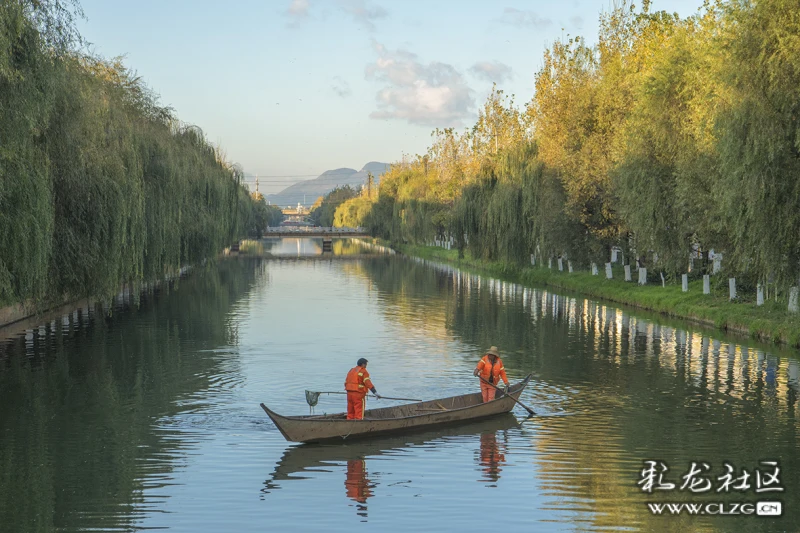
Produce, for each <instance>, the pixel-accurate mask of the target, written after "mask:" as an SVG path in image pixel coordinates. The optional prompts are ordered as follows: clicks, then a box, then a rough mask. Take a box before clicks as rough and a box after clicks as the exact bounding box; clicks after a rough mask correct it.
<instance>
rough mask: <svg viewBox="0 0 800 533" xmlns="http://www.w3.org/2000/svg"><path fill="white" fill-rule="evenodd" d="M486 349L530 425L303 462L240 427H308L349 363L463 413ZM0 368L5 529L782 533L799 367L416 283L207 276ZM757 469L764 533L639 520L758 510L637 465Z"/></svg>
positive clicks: (356, 445)
mask: <svg viewBox="0 0 800 533" xmlns="http://www.w3.org/2000/svg"><path fill="white" fill-rule="evenodd" d="M277 246H278V250H283V252H284V253H289V252H292V250H289V251H288V252H287V250H288V249H284V248H282V247H285V245H283V244H278V245H277ZM292 246H295V247H297V248H298V250H300V252H299V253H300V254H301V255H303V254H308V253H313V252H314V250H315V249H316V248H315V247H316V246H317V244H315V243H313V242H311V243H307V242H300V243H292ZM275 251H276V248H275V245H273V247H272V253H275ZM108 311H111V312H112V313H111V316H108V315H107V312H108ZM492 344H495V345H498V346H499V347H500V350H501V355H502V356H503V360H504V362H505V364H506V368H507V370H508V372H509V375H510V377H511V378H512V379H519V378H521V377H523V376H524V375H526V374H527V373H529V372H534V373H535V374H534V380H533V381H532V383H531V386H530V387H529V388H528V390H526V392H525V394H524V395H523V397H522V398H521V400H522V401H523V402H525V403H526V404H528V405H530V406H531V407H533V408H534V409H535V410H536V411H537V413H538V416H537V417H534V418H531V419H526V418H524V415H525V413H524V412H523V411H522V410H521V409H517V410H516V411H515V415H516V416H509V417H498V418H495V419H492V420H489V421H486V422H481V423H473V424H469V425H465V426H458V427H455V428H442V429H441V430H439V431H434V432H427V433H418V434H412V435H407V436H402V437H392V438H382V439H375V440H370V441H364V442H358V441H353V442H345V443H344V444H343V445H315V446H308V445H297V444H294V443H287V442H286V441H285V440H284V439H283V437H282V436H281V435H280V433H279V432H278V431H277V429H276V428H275V427H274V425H273V424H272V423H271V422H270V421H269V420H268V419H267V418H266V417H265V416H264V414H263V411H261V409H260V408H259V407H258V404H259V403H260V402H265V403H267V404H268V405H270V407H272V408H273V409H275V410H277V411H278V412H280V413H282V414H306V413H308V412H309V407H308V405H307V404H306V402H305V396H304V391H305V390H306V389H309V390H315V391H326V390H331V391H338V390H341V387H342V385H341V383H342V381H343V378H344V374H345V373H346V372H347V370H348V369H349V368H350V367H352V366H353V365H354V364H355V360H356V359H357V358H358V357H361V356H366V357H367V358H369V359H370V372H371V373H372V375H373V378H374V379H375V383H376V385H377V388H378V390H379V391H380V392H381V393H382V394H385V395H397V396H404V397H418V398H437V397H444V396H450V395H454V394H462V393H465V392H469V391H472V390H474V389H476V388H477V384H476V383H475V382H474V381H475V380H474V378H473V377H472V375H471V371H472V368H473V367H474V365H475V363H476V362H477V360H478V359H479V357H480V354H481V350H484V349H485V348H487V347H488V346H489V345H492ZM0 362H2V367H0V393H2V395H3V398H4V402H3V404H2V407H0V432H1V433H0V435H2V437H3V438H2V443H0V467H2V469H0V472H2V474H0V523H2V524H3V525H4V526H3V527H5V528H8V530H10V531H54V530H58V531H82V530H100V531H111V530H133V529H150V528H167V529H170V530H173V531H263V530H271V529H276V530H291V531H295V530H315V531H337V530H349V529H351V528H352V527H354V526H355V525H356V524H359V523H362V522H366V523H367V524H368V526H367V527H369V528H371V529H374V530H376V531H406V530H411V529H419V530H423V531H430V530H432V529H437V530H438V529H441V530H446V531H455V530H458V531H480V530H484V529H486V528H487V527H494V526H496V525H500V526H502V527H504V528H505V527H508V528H515V529H516V528H521V529H525V530H537V531H589V530H594V531H611V530H634V531H651V530H659V531H660V530H663V531H678V530H698V531H717V530H719V531H784V530H789V531H796V530H798V529H797V523H798V514H797V511H795V510H794V509H795V508H797V507H798V504H800V498H798V493H799V492H798V491H800V484H798V481H797V480H798V477H799V476H798V472H800V461H798V451H799V450H800V439H799V438H798V433H797V426H798V424H797V419H796V409H797V393H798V390H800V387H799V386H798V361H797V359H796V358H795V354H794V352H789V351H782V350H779V349H776V348H774V347H769V346H764V345H759V344H755V343H745V342H742V341H741V340H735V339H730V338H727V337H724V336H721V335H718V334H717V333H715V332H708V331H707V330H704V329H701V328H696V327H694V326H690V325H687V324H686V323H682V322H672V321H667V320H663V319H661V318H658V317H653V316H650V315H647V314H644V313H638V312H630V311H626V310H621V309H618V308H615V307H611V306H607V305H604V304H602V303H597V302H593V301H589V300H585V299H582V298H579V297H573V296H569V295H561V294H554V293H552V292H550V291H547V290H540V289H530V288H523V287H520V286H517V285H514V284H510V283H506V282H502V281H499V280H493V279H488V278H481V277H478V276H474V275H470V274H465V273H461V272H459V271H456V270H454V269H451V268H449V267H443V266H440V265H435V264H430V263H426V262H423V261H414V260H408V259H402V258H394V257H392V258H384V257H376V258H374V259H367V258H363V259H358V260H339V259H333V260H330V259H319V260H315V259H312V258H307V257H306V258H304V260H303V261H292V260H288V258H287V259H272V260H246V259H235V260H230V261H225V262H223V263H221V264H220V265H218V266H210V267H208V268H206V269H201V270H199V271H197V272H195V273H194V274H193V275H192V276H190V277H189V278H187V279H183V280H179V281H178V282H176V283H175V284H174V285H172V286H171V287H165V288H163V289H161V290H160V291H159V292H157V293H147V294H144V295H142V296H141V297H140V296H137V295H130V294H128V295H125V296H123V297H122V298H118V299H117V301H116V302H115V305H113V306H111V307H109V308H108V309H107V310H106V312H104V311H103V310H102V309H101V308H97V309H95V308H93V307H92V308H83V309H80V310H77V311H75V312H72V313H69V314H67V315H63V316H58V317H54V318H50V319H48V320H47V321H46V322H45V323H44V324H42V325H40V326H37V327H31V328H30V329H28V330H27V331H25V332H24V334H23V335H21V336H17V337H15V338H14V339H13V340H11V341H8V342H6V343H5V344H3V345H2V347H0ZM376 404H377V405H389V403H387V402H385V401H384V402H375V401H374V400H373V401H371V405H373V406H374V405H376ZM343 408H344V400H343V397H342V396H334V395H323V396H322V397H321V398H320V403H319V405H318V406H317V408H316V411H317V412H318V413H321V412H336V411H341V410H342V409H343ZM770 458H775V459H779V460H780V461H781V467H782V469H783V470H782V477H781V480H782V482H783V486H784V487H785V489H786V490H785V493H784V494H782V495H780V499H781V500H782V501H783V502H784V508H785V510H787V512H786V514H785V516H784V517H783V518H780V519H766V518H754V517H747V518H745V517H703V518H688V517H686V516H683V517H665V516H664V517H653V516H651V515H650V514H649V512H648V511H647V509H646V506H645V502H646V501H661V500H668V501H688V502H692V501H716V499H721V500H724V501H744V500H746V501H755V500H756V499H758V498H757V495H756V494H754V493H753V492H752V491H750V492H749V493H747V494H744V495H741V494H740V495H732V494H728V495H725V496H724V497H721V498H716V499H715V498H714V497H711V498H709V497H699V496H697V495H692V494H690V493H687V492H685V491H684V492H678V491H675V492H672V493H665V494H664V495H653V496H650V495H646V494H643V493H642V492H641V490H640V489H639V487H637V481H638V480H639V471H640V470H641V469H642V466H643V461H645V460H648V459H654V460H663V461H665V462H666V463H667V464H668V465H669V466H670V468H671V471H670V473H669V476H670V479H671V481H677V482H680V475H681V474H683V473H685V472H686V470H687V468H688V465H689V463H690V462H691V461H707V462H709V463H710V464H711V465H712V467H713V471H714V474H715V475H718V474H720V473H721V472H722V461H724V460H727V461H730V462H732V463H733V464H734V465H736V466H737V468H742V467H747V468H749V469H750V470H751V471H752V469H753V468H755V467H756V466H758V461H759V460H763V459H770ZM773 499H774V498H773Z"/></svg>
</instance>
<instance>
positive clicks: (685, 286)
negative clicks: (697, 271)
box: [681, 274, 689, 292]
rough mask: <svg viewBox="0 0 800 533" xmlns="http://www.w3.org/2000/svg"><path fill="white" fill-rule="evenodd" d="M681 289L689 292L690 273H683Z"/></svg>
mask: <svg viewBox="0 0 800 533" xmlns="http://www.w3.org/2000/svg"><path fill="white" fill-rule="evenodd" d="M681 289H683V292H689V274H681Z"/></svg>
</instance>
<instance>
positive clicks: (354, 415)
mask: <svg viewBox="0 0 800 533" xmlns="http://www.w3.org/2000/svg"><path fill="white" fill-rule="evenodd" d="M373 388H375V385H373V384H372V380H371V379H370V377H369V372H367V369H366V368H364V367H363V366H357V367H355V368H352V369H350V372H348V373H347V378H345V380H344V390H346V391H347V419H348V420H362V419H363V418H364V410H365V409H366V407H367V391H369V390H370V389H373Z"/></svg>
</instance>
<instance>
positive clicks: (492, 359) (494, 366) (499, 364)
mask: <svg viewBox="0 0 800 533" xmlns="http://www.w3.org/2000/svg"><path fill="white" fill-rule="evenodd" d="M472 375H474V376H477V377H479V378H480V379H481V395H483V401H484V402H490V401H492V400H494V395H495V392H496V391H497V389H496V388H495V387H497V384H498V383H500V379H502V380H503V381H504V382H505V383H506V388H508V376H506V368H505V367H504V366H503V360H502V359H500V352H498V351H497V346H492V347H491V348H489V349H488V350H487V351H486V355H484V356H483V358H482V359H481V360H480V361H478V365H477V366H476V367H475V371H474V372H473V373H472ZM492 385H494V387H493V386H492Z"/></svg>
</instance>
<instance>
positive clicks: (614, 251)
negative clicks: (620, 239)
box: [611, 248, 617, 263]
mask: <svg viewBox="0 0 800 533" xmlns="http://www.w3.org/2000/svg"><path fill="white" fill-rule="evenodd" d="M611 262H612V263H616V262H617V249H616V248H612V249H611Z"/></svg>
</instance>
